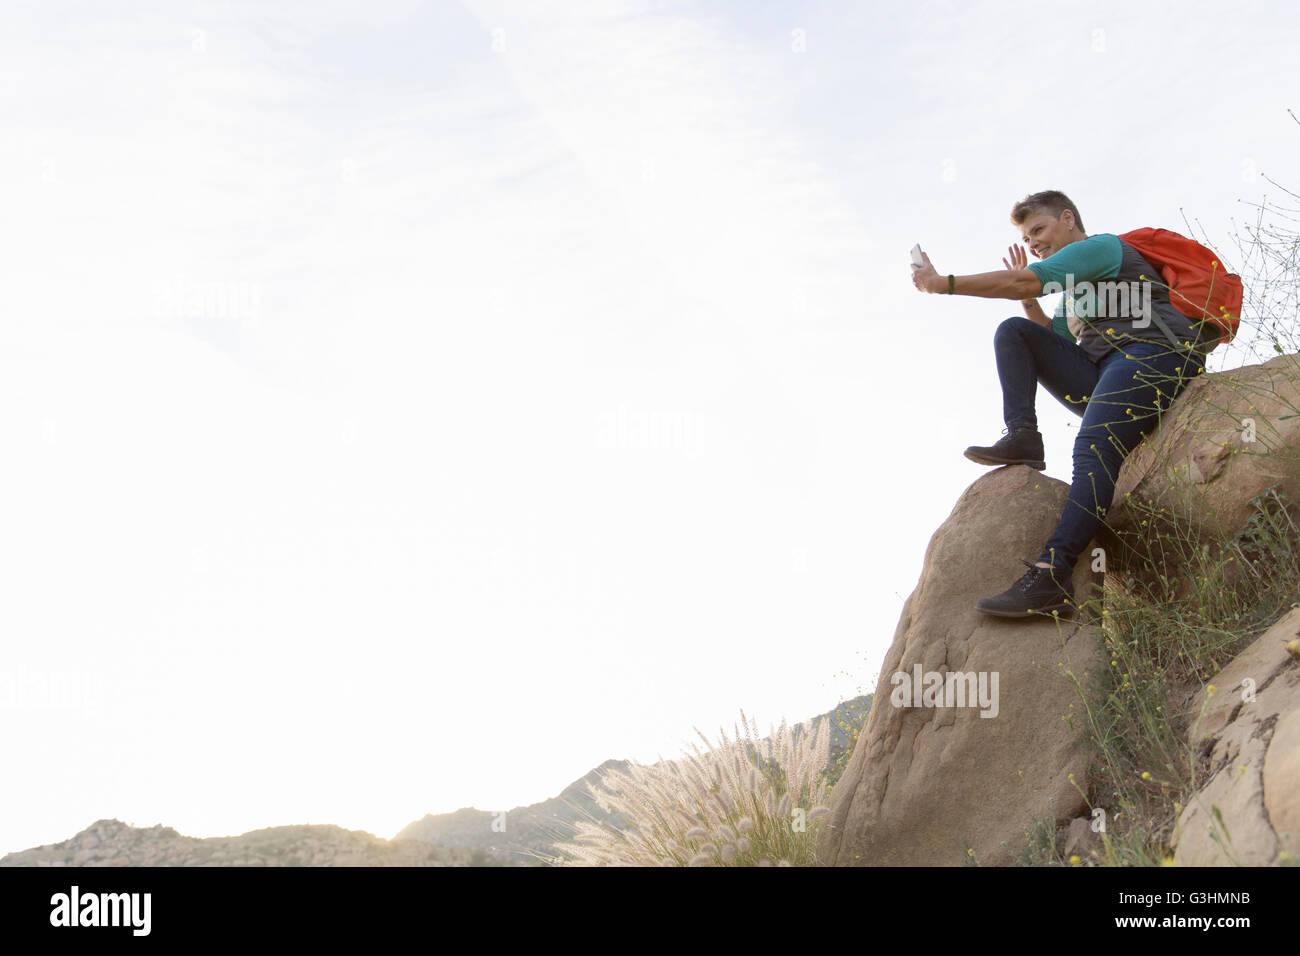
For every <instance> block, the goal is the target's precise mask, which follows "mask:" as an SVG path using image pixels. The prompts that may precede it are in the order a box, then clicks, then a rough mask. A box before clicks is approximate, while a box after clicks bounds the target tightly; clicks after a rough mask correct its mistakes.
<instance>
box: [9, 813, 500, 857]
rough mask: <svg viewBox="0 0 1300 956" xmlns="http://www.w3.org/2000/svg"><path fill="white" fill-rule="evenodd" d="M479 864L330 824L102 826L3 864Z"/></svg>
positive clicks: (464, 853)
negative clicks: (212, 828) (226, 828)
mask: <svg viewBox="0 0 1300 956" xmlns="http://www.w3.org/2000/svg"><path fill="white" fill-rule="evenodd" d="M480 859H481V857H480V858H476V855H475V853H474V852H473V851H472V850H464V849H447V848H445V847H440V846H432V845H430V844H428V843H418V842H415V841H413V840H407V841H402V840H384V839H382V838H380V837H377V836H375V835H374V834H372V833H365V832H364V831H361V830H345V829H343V828H342V827H339V826H332V825H321V824H305V825H301V826H287V827H268V828H266V829H262V830H251V831H249V832H248V833H244V834H241V835H240V836H229V837H188V836H182V835H181V834H179V833H177V832H176V831H175V830H173V829H172V828H171V827H164V826H162V825H161V824H160V825H158V826H153V827H133V826H128V825H127V824H125V823H123V822H122V821H121V820H97V821H96V822H95V823H93V824H91V825H90V826H89V827H87V828H86V829H84V830H82V831H81V832H80V833H78V834H77V835H76V836H74V837H72V838H71V839H70V840H64V841H63V842H62V843H54V844H49V845H46V846H39V847H35V848H33V849H30V850H21V851H19V852H17V853H10V854H8V855H7V856H4V857H0V866H472V865H474V864H475V863H476V862H479V861H480Z"/></svg>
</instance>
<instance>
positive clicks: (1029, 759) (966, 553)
mask: <svg viewBox="0 0 1300 956" xmlns="http://www.w3.org/2000/svg"><path fill="white" fill-rule="evenodd" d="M1067 491H1068V486H1067V485H1065V484H1064V483H1063V482H1060V481H1057V480H1055V479H1053V478H1049V477H1047V476H1045V475H1043V474H1041V473H1039V472H1037V471H1034V470H1032V469H1029V468H1027V467H1025V466H1022V465H1017V466H1011V467H1006V468H998V469H996V470H994V471H992V472H989V473H988V474H986V475H984V476H983V477H982V478H980V479H979V480H978V481H976V482H975V483H974V484H973V485H971V486H970V487H969V488H968V489H967V490H966V492H965V493H964V494H963V495H962V496H961V498H960V500H958V502H957V505H956V507H955V508H954V509H953V511H952V514H951V515H950V516H949V518H948V519H947V521H945V522H944V523H943V525H942V526H941V527H940V528H939V530H938V531H936V532H935V534H934V536H933V537H932V538H931V539H930V544H929V547H928V548H927V550H926V553H925V561H924V564H923V567H922V570H921V578H920V580H919V581H918V582H917V585H916V590H914V591H913V592H912V595H911V596H910V597H909V598H908V599H907V602H906V603H905V604H904V606H903V614H902V617H901V619H900V620H899V622H898V628H897V630H896V631H895V634H894V642H893V645H892V646H891V647H890V649H889V652H888V654H887V656H886V658H885V664H884V668H883V670H882V671H881V674H880V679H879V682H878V684H877V687H876V692H875V697H874V698H873V701H874V703H873V706H872V708H871V713H870V716H869V717H868V720H867V725H866V728H865V729H864V731H863V732H862V734H861V735H860V736H859V738H858V742H857V745H856V747H855V749H854V751H853V756H852V759H851V760H850V762H849V765H848V767H847V769H846V770H845V771H844V775H843V777H842V778H841V780H840V782H839V784H838V785H837V786H836V787H835V789H834V790H833V791H832V795H831V814H830V816H829V817H828V818H827V819H826V821H824V824H823V826H822V830H821V836H820V838H819V845H818V856H819V859H820V860H821V861H822V862H823V863H825V864H829V865H841V866H854V865H857V866H866V865H882V866H899V865H915V866H933V865H960V864H963V863H969V862H971V855H970V854H969V852H968V850H969V851H973V857H974V861H975V862H978V863H979V864H981V865H985V864H992V865H999V864H1008V863H1012V862H1014V861H1015V856H1016V851H1017V850H1018V849H1019V848H1020V847H1021V846H1023V845H1024V843H1025V832H1026V830H1027V829H1028V828H1029V827H1030V826H1032V825H1033V823H1034V820H1035V818H1036V817H1037V818H1043V817H1050V818H1052V819H1053V820H1054V821H1055V822H1056V823H1057V824H1064V823H1067V822H1068V821H1069V820H1070V819H1071V818H1072V817H1076V816H1079V815H1080V814H1081V813H1086V810H1085V804H1084V800H1083V796H1082V794H1083V793H1086V792H1087V789H1088V783H1087V779H1086V766H1087V760H1086V756H1085V754H1084V752H1083V749H1082V748H1081V747H1080V746H1078V744H1079V742H1080V739H1081V736H1082V730H1079V731H1076V730H1074V729H1072V727H1071V726H1070V723H1068V722H1067V719H1066V718H1067V717H1069V715H1070V713H1071V707H1072V705H1073V704H1074V702H1075V700H1076V691H1075V690H1074V688H1073V686H1072V685H1071V684H1070V682H1069V681H1068V680H1067V679H1066V678H1065V677H1064V676H1063V674H1064V672H1065V671H1066V670H1071V671H1073V672H1074V673H1075V674H1077V675H1078V676H1079V678H1080V680H1083V674H1084V672H1085V671H1086V670H1087V669H1089V668H1091V667H1093V666H1095V665H1096V663H1097V662H1098V661H1099V660H1100V657H1099V642H1098V635H1097V633H1096V631H1095V630H1094V629H1093V627H1092V625H1091V624H1090V623H1088V622H1084V621H1071V620H1068V619H1067V620H1052V619H1050V618H1046V617H1043V618H1031V619H1028V620H1007V619H1000V618H994V617H989V616H987V615H984V614H981V613H980V612H979V611H977V610H975V603H976V601H978V600H979V599H980V598H983V597H987V596H989V595H992V594H996V593H998V592H1000V591H1002V590H1005V589H1006V587H1007V586H1008V585H1010V584H1011V583H1012V582H1013V581H1015V580H1016V579H1017V578H1018V577H1019V576H1020V575H1021V574H1023V573H1024V570H1025V568H1024V565H1023V564H1021V563H1020V562H1021V559H1022V558H1024V559H1025V560H1029V561H1032V560H1034V558H1035V557H1036V556H1037V554H1038V553H1039V551H1040V550H1041V549H1042V545H1043V542H1044V541H1046V540H1047V538H1048V537H1049V536H1050V534H1051V532H1052V530H1053V528H1054V527H1055V525H1056V523H1057V521H1058V519H1059V518H1060V515H1061V509H1062V507H1063V506H1064V503H1065V496H1066V493H1067ZM1099 583H1100V578H1099V575H1096V574H1093V573H1092V572H1091V570H1090V562H1089V561H1088V560H1085V559H1081V560H1080V561H1079V563H1078V565H1077V566H1076V568H1075V577H1074V587H1075V594H1076V596H1079V597H1085V596H1088V595H1090V594H1091V593H1092V587H1093V586H1094V585H1098V584H1099ZM935 673H937V674H941V675H945V676H944V677H943V681H944V686H945V689H946V688H947V687H948V686H950V685H952V686H953V687H954V690H955V689H956V688H958V687H960V686H962V681H960V680H959V679H958V678H957V675H958V674H968V675H974V677H975V680H974V683H975V684H976V686H977V687H978V684H979V681H980V679H981V676H982V678H983V679H984V686H985V688H986V689H987V690H988V691H993V690H996V693H995V694H988V695H986V699H994V700H995V701H996V707H995V708H994V707H988V706H969V704H970V700H969V699H968V700H966V701H962V700H961V699H960V698H958V697H957V696H956V695H955V693H954V695H953V696H951V697H946V698H942V699H939V700H938V701H929V702H927V700H926V699H925V695H924V693H923V694H922V695H920V698H921V699H919V700H918V699H916V697H915V696H913V698H912V699H911V700H910V701H908V700H907V696H908V694H909V692H910V691H912V690H914V689H915V687H916V685H917V684H918V683H920V684H921V685H922V687H923V688H924V687H925V681H926V678H927V675H930V674H935ZM895 675H901V677H898V678H896V677H895ZM950 675H951V676H950ZM994 675H996V684H995V683H994V680H993V678H994ZM932 686H933V685H932ZM964 686H966V687H967V688H969V687H970V679H969V678H967V683H966V684H965V685H964ZM936 703H937V704H938V706H935V705H934V704H936ZM963 704H965V706H963ZM945 705H948V706H945ZM1074 709H1075V710H1076V711H1077V710H1078V708H1077V707H1075V708H1074ZM982 714H989V716H982ZM1071 775H1073V778H1074V779H1073V782H1072V781H1071V779H1070V778H1071ZM1076 785H1077V786H1076Z"/></svg>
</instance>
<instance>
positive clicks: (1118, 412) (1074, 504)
mask: <svg viewBox="0 0 1300 956" xmlns="http://www.w3.org/2000/svg"><path fill="white" fill-rule="evenodd" d="M993 351H994V354H995V355H996V357H997V364H998V378H999V379H1001V381H1002V417H1003V419H1004V420H1005V421H1006V424H1007V426H1008V427H1014V426H1028V427H1031V428H1037V427H1038V418H1037V416H1036V415H1035V414H1034V398H1035V397H1036V395H1037V391H1038V383H1039V382H1042V383H1043V387H1044V388H1046V389H1047V391H1049V392H1051V393H1052V395H1054V396H1055V397H1056V399H1057V400H1058V401H1059V402H1061V404H1063V405H1064V406H1065V407H1066V408H1068V409H1070V411H1072V412H1074V413H1075V414H1076V415H1082V416H1083V424H1082V425H1080V426H1079V437H1078V438H1076V439H1075V441H1074V477H1073V480H1072V482H1071V484H1070V493H1069V497H1068V499H1067V500H1066V503H1065V509H1064V510H1063V511H1062V512H1061V520H1060V522H1059V523H1058V524H1057V526H1056V530H1055V531H1054V532H1053V533H1052V536H1051V537H1050V538H1049V539H1048V541H1047V544H1046V545H1045V546H1044V547H1043V553H1042V554H1040V555H1039V556H1038V560H1039V561H1042V562H1044V563H1046V564H1051V565H1052V566H1053V567H1056V568H1064V569H1066V570H1070V569H1073V568H1074V564H1075V562H1076V561H1077V560H1078V559H1079V555H1080V554H1081V553H1082V552H1083V549H1084V548H1086V547H1087V546H1088V542H1089V541H1091V540H1092V537H1093V535H1094V534H1096V533H1097V528H1098V527H1099V526H1100V524H1101V522H1102V520H1103V519H1104V518H1105V516H1106V511H1107V509H1108V508H1110V505H1111V500H1112V499H1113V498H1114V496H1115V480H1116V478H1117V477H1118V476H1119V466H1120V465H1121V464H1122V463H1123V461H1124V458H1125V457H1126V456H1127V455H1128V453H1129V452H1130V451H1132V450H1133V449H1134V448H1136V447H1137V445H1138V444H1139V443H1140V442H1141V440H1142V437H1143V435H1145V434H1149V433H1150V432H1151V431H1152V430H1153V429H1154V428H1155V426H1156V425H1157V424H1158V423H1159V421H1160V413H1161V412H1163V411H1164V410H1165V409H1167V408H1168V407H1169V404H1170V402H1172V401H1173V400H1174V398H1176V397H1177V395H1178V393H1179V392H1181V391H1182V390H1183V388H1184V387H1185V386H1186V385H1187V383H1188V382H1189V381H1191V380H1192V378H1193V377H1195V376H1196V375H1198V374H1199V373H1200V372H1202V371H1204V368H1203V366H1204V363H1205V358H1204V356H1203V355H1202V354H1201V353H1199V352H1191V353H1188V352H1187V351H1186V350H1184V351H1183V352H1182V353H1181V354H1180V353H1179V352H1176V351H1175V350H1174V348H1173V346H1171V345H1170V344H1168V343H1167V342H1166V343H1161V342H1139V343H1133V344H1129V345H1126V346H1123V347H1121V348H1120V349H1119V350H1117V351H1114V352H1111V353H1110V354H1109V355H1107V356H1106V357H1105V358H1103V359H1102V360H1101V362H1100V363H1094V362H1093V361H1092V360H1091V359H1090V358H1088V355H1087V353H1085V352H1084V350H1083V349H1082V348H1081V347H1080V346H1078V345H1076V344H1075V343H1074V342H1073V341H1071V340H1069V339H1067V338H1065V337H1064V336H1062V335H1058V334H1057V333H1056V332H1053V331H1052V330H1051V329H1050V328H1047V327H1046V326H1042V325H1039V324H1038V323H1037V322H1033V321H1030V320H1029V319H1027V318H1024V317H1023V316H1013V317H1012V318H1009V319H1007V320H1006V321H1004V322H1003V323H1002V324H1001V325H999V326H998V330H997V332H996V333H995V334H994V336H993Z"/></svg>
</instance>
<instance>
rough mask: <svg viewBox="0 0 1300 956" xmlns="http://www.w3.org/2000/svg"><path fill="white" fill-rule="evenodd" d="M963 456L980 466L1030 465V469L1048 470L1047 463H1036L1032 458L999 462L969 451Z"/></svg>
mask: <svg viewBox="0 0 1300 956" xmlns="http://www.w3.org/2000/svg"><path fill="white" fill-rule="evenodd" d="M963 454H964V455H965V456H966V457H967V458H969V459H970V460H971V461H973V462H975V463H976V464H980V465H1028V466H1029V467H1030V468H1037V469H1038V470H1039V471H1043V470H1044V469H1046V468H1047V462H1045V461H1034V460H1033V459H1030V458H1017V459H1015V460H1014V461H998V460H997V459H995V458H989V457H987V456H985V455H976V454H973V453H971V452H969V451H967V452H963Z"/></svg>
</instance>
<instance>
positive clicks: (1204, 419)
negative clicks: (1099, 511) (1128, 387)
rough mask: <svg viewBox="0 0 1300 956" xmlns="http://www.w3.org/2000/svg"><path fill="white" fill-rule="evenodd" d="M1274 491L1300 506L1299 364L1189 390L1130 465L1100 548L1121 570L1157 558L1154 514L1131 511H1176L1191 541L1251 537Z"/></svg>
mask: <svg viewBox="0 0 1300 956" xmlns="http://www.w3.org/2000/svg"><path fill="white" fill-rule="evenodd" d="M1272 486H1277V488H1278V490H1279V491H1280V492H1282V493H1283V494H1284V495H1286V496H1287V497H1288V498H1289V500H1290V502H1291V503H1292V504H1294V505H1297V506H1300V355H1279V356H1278V357H1277V358H1275V359H1272V360H1271V361H1268V362H1265V363H1264V364H1262V365H1248V366H1244V367H1242V368H1238V369H1233V370H1231V371H1227V372H1216V373H1213V374H1205V375H1200V376H1198V377H1197V378H1196V379H1195V380H1194V381H1193V382H1192V383H1191V384H1190V385H1188V386H1187V388H1185V389H1184V390H1183V392H1182V393H1181V394H1180V395H1179V396H1178V398H1177V400H1176V401H1175V402H1174V404H1173V407H1172V408H1170V410H1169V411H1168V412H1167V413H1166V414H1165V415H1164V417H1163V419H1162V421H1161V423H1160V427H1159V429H1157V430H1156V432H1155V434H1154V435H1152V436H1151V437H1150V438H1149V439H1148V440H1147V441H1146V442H1145V443H1143V444H1142V445H1141V446H1139V447H1138V448H1136V449H1134V451H1133V453H1132V454H1130V455H1129V456H1128V458H1126V459H1125V461H1124V465H1123V467H1122V468H1121V469H1120V473H1119V477H1118V480H1117V482H1116V486H1115V504H1114V505H1113V506H1112V508H1111V514H1110V516H1109V518H1108V520H1107V525H1108V526H1109V531H1110V533H1109V534H1105V533H1103V534H1099V535H1098V540H1099V541H1100V542H1102V543H1103V544H1105V545H1107V551H1108V552H1109V551H1110V550H1111V549H1112V547H1113V548H1114V549H1115V551H1116V555H1115V557H1116V558H1117V559H1119V561H1120V563H1131V562H1132V560H1133V559H1140V558H1141V557H1146V556H1150V555H1149V552H1148V549H1147V547H1146V546H1145V542H1147V541H1150V540H1151V538H1152V535H1151V533H1150V532H1151V529H1150V526H1147V527H1143V526H1142V524H1141V521H1142V520H1143V518H1149V517H1150V515H1149V513H1148V512H1146V511H1145V510H1144V509H1143V508H1142V507H1133V506H1132V502H1139V503H1141V502H1148V503H1149V504H1150V505H1152V506H1154V507H1155V508H1157V509H1159V508H1166V509H1168V510H1169V513H1170V515H1172V516H1173V519H1174V520H1175V521H1176V523H1177V525H1178V527H1179V528H1180V529H1182V530H1183V531H1185V532H1188V533H1189V534H1190V537H1192V538H1197V537H1199V538H1202V539H1204V540H1207V541H1213V540H1215V539H1216V538H1220V537H1228V538H1231V537H1232V536H1233V535H1235V534H1237V533H1238V532H1240V531H1241V530H1242V529H1243V528H1245V526H1246V524H1247V521H1248V520H1249V518H1250V515H1251V513H1252V508H1251V506H1250V504H1249V502H1250V500H1251V499H1252V498H1254V497H1255V496H1257V495H1259V494H1261V493H1263V492H1264V491H1266V490H1267V489H1268V488H1270V487H1272ZM1294 514H1295V512H1293V516H1294ZM1126 558H1127V559H1128V560H1126ZM1157 560H1158V561H1160V560H1164V561H1168V557H1167V556H1162V557H1160V558H1157Z"/></svg>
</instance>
